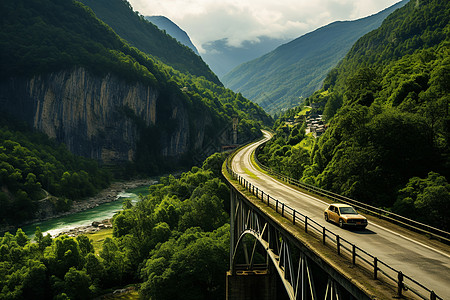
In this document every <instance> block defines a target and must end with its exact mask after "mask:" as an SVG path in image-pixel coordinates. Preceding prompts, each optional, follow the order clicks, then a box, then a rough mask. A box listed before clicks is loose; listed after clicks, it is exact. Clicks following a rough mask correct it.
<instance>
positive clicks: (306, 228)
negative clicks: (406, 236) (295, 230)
mask: <svg viewBox="0 0 450 300" xmlns="http://www.w3.org/2000/svg"><path fill="white" fill-rule="evenodd" d="M305 232H308V217H307V216H305Z"/></svg>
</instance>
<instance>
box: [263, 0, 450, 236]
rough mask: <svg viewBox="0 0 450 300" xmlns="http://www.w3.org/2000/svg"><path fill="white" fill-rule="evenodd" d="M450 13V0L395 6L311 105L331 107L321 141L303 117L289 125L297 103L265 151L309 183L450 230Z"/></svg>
mask: <svg viewBox="0 0 450 300" xmlns="http://www.w3.org/2000/svg"><path fill="white" fill-rule="evenodd" d="M449 21H450V2H448V1H435V0H429V1H411V2H410V3H408V4H407V5H406V6H405V7H403V8H401V9H399V10H397V11H395V12H394V13H392V14H391V15H390V16H389V17H388V18H386V20H385V21H384V22H383V24H382V26H381V27H380V28H379V29H377V30H375V31H372V32H371V33H369V34H367V35H366V36H364V37H363V38H361V39H360V40H358V41H357V42H356V44H355V45H354V46H353V48H352V50H351V51H350V52H349V53H348V55H347V56H346V57H345V59H344V60H343V61H342V62H341V63H340V64H339V65H338V66H337V67H336V68H335V69H333V70H332V71H331V72H330V73H329V74H328V76H327V78H326V80H325V83H324V86H323V89H322V90H319V91H317V92H316V93H315V94H314V95H312V96H311V97H309V98H308V99H307V104H310V103H315V107H316V108H314V109H313V110H312V113H317V114H323V118H324V120H325V121H326V122H327V126H328V128H327V130H326V132H325V134H323V135H322V136H321V137H320V138H318V139H316V140H314V138H312V137H310V136H308V135H305V129H306V124H305V123H304V122H300V123H298V124H295V125H294V124H290V125H289V124H287V123H286V122H285V121H286V120H287V119H291V118H294V117H295V116H296V115H298V114H299V112H300V111H301V109H302V108H301V107H299V108H296V109H294V110H292V111H290V112H288V113H287V114H286V115H285V116H284V117H282V118H280V119H279V120H277V122H276V124H275V126H274V129H275V131H276V135H275V138H274V139H273V141H271V142H269V143H268V144H267V145H266V147H265V149H264V150H263V151H262V153H261V155H260V159H261V160H262V161H263V162H264V163H266V164H267V165H269V166H271V167H272V168H275V169H276V170H278V171H280V172H282V173H285V174H287V175H289V176H292V177H294V178H297V179H301V180H302V181H304V182H306V183H310V184H314V185H317V186H320V187H322V188H325V189H328V190H331V191H334V192H337V193H340V194H343V195H346V196H349V197H351V198H354V199H356V200H359V201H362V202H366V203H369V204H372V205H375V206H379V207H384V208H387V209H390V210H393V211H395V212H397V213H400V214H402V215H404V216H406V217H411V218H413V219H416V220H418V221H421V222H426V223H428V224H431V225H434V226H436V227H440V228H443V229H445V230H449V229H450V223H449V219H448V217H447V215H446V211H448V210H449V209H450V184H449V183H448V178H449V175H450V117H449V104H450V102H449V100H450V96H449V95H450V94H449V93H450V85H449V83H450V59H449V58H450V47H449V46H450V25H449V23H450V22H449ZM311 140H313V142H312V145H311ZM306 141H309V142H308V143H307V142H306ZM423 211H426V212H427V213H423Z"/></svg>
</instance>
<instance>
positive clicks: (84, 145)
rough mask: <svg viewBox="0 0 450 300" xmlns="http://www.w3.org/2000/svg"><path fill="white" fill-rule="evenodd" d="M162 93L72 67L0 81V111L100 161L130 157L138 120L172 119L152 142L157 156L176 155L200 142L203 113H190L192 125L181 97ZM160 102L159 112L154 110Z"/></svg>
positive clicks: (204, 123)
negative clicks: (157, 152)
mask: <svg viewBox="0 0 450 300" xmlns="http://www.w3.org/2000/svg"><path fill="white" fill-rule="evenodd" d="M166 94H167V93H165V95H164V97H163V96H161V92H160V91H159V90H158V88H155V87H151V86H147V85H144V84H142V83H139V82H133V83H130V82H126V81H124V80H121V79H119V78H118V77H116V76H114V75H105V76H98V75H94V74H93V73H91V72H89V71H87V70H86V69H84V68H77V69H72V70H68V71H61V72H57V73H51V74H47V75H39V76H35V77H33V78H18V77H14V78H9V79H8V80H5V81H2V82H0V111H2V112H6V113H8V114H9V115H11V116H13V117H15V118H17V119H20V120H24V121H26V122H27V123H29V124H31V125H32V126H33V127H34V128H35V129H38V130H39V131H42V132H44V133H46V134H47V135H48V136H50V137H52V138H55V139H57V140H58V141H61V142H63V143H65V144H66V145H67V146H68V148H69V150H70V151H71V152H73V153H75V154H77V155H82V156H85V157H89V158H93V159H96V160H98V161H101V162H104V163H114V162H123V161H132V160H133V159H134V157H135V155H136V145H137V142H138V140H139V138H140V132H139V128H142V125H145V126H144V127H147V128H151V127H152V126H156V125H157V123H158V121H160V122H162V123H165V124H171V123H173V124H172V125H173V126H171V130H170V131H164V132H161V133H159V134H158V140H155V141H154V143H155V145H156V144H158V147H159V149H158V151H159V152H160V154H161V155H162V156H164V157H172V158H174V157H180V156H182V155H184V154H185V153H187V152H188V151H189V150H192V149H194V148H195V147H200V146H201V145H202V144H203V139H204V138H205V136H204V129H205V126H207V124H208V123H209V117H208V115H202V114H198V115H196V116H195V117H196V120H195V124H194V126H192V124H191V123H190V122H193V120H189V113H188V107H187V104H186V103H185V102H184V101H183V99H181V98H182V97H180V96H177V94H176V93H174V94H169V95H166ZM160 105H164V116H161V115H160V114H159V110H158V107H159V106H160ZM130 113H131V114H132V116H130ZM159 118H166V119H165V120H161V119H159ZM138 124H140V125H139V126H138ZM190 124H191V126H190ZM190 128H195V129H196V130H195V136H192V137H190V134H192V133H191V132H190ZM152 142H153V141H152Z"/></svg>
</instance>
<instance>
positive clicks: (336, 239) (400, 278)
mask: <svg viewBox="0 0 450 300" xmlns="http://www.w3.org/2000/svg"><path fill="white" fill-rule="evenodd" d="M235 153H236V152H234V153H233V154H231V155H230V156H229V157H228V158H227V160H226V169H227V172H228V173H229V174H230V175H231V176H232V177H233V179H235V180H237V181H238V182H239V184H241V185H242V186H243V187H244V188H245V189H246V190H247V191H249V192H250V193H252V194H253V195H254V196H256V197H257V198H258V199H259V200H261V202H263V203H264V204H266V205H267V206H269V207H271V208H273V209H274V210H275V211H276V212H277V213H279V214H280V215H281V216H282V217H284V218H287V219H289V220H291V221H292V224H293V225H299V224H300V225H303V229H304V230H305V232H306V233H309V234H311V235H314V236H316V237H317V238H320V239H322V243H323V244H324V245H325V244H326V245H331V246H332V247H333V248H335V249H336V251H337V253H338V255H340V256H342V257H346V258H348V259H349V260H351V261H352V264H353V265H360V266H362V267H364V268H367V269H368V270H371V272H372V274H373V278H374V279H380V277H383V276H384V277H385V278H386V279H388V280H391V281H392V282H393V283H394V284H396V286H397V296H398V297H402V294H403V291H406V290H410V291H411V292H412V293H414V294H415V295H416V296H418V297H420V298H421V299H430V300H435V299H441V300H442V299H443V298H441V297H439V296H438V295H436V294H435V292H434V291H432V290H431V289H429V288H427V287H426V286H424V285H422V284H421V283H419V282H418V281H416V280H414V279H413V278H411V277H409V276H407V275H405V274H403V273H402V272H401V271H398V270H396V269H394V268H393V267H391V266H389V265H388V264H386V263H385V262H383V261H381V260H379V259H378V258H377V257H375V256H373V255H371V254H370V253H368V252H367V251H365V250H363V249H361V248H360V247H358V246H356V245H355V244H352V243H351V242H349V241H347V240H346V239H344V238H342V237H340V236H339V235H337V234H335V233H333V232H332V231H330V230H329V229H327V228H326V227H325V226H322V225H320V224H319V223H317V222H316V221H315V220H313V219H311V218H310V217H308V216H307V215H305V214H303V213H301V212H299V211H297V210H295V209H294V208H292V207H290V206H288V205H286V204H285V203H283V202H281V201H279V200H277V199H275V198H273V197H271V196H270V195H269V194H267V193H265V192H264V190H262V189H261V188H260V187H257V186H255V185H254V184H252V183H251V182H249V181H248V180H246V179H245V178H243V177H242V176H240V175H239V174H237V173H236V172H234V171H233V170H232V169H231V167H230V161H231V160H232V158H233V156H234V154H235ZM380 275H381V276H380ZM427 295H428V296H427Z"/></svg>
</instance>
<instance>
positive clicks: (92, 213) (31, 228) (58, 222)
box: [22, 186, 148, 238]
mask: <svg viewBox="0 0 450 300" xmlns="http://www.w3.org/2000/svg"><path fill="white" fill-rule="evenodd" d="M147 190H148V186H145V187H138V188H135V189H131V190H127V191H125V192H122V193H120V194H119V195H118V199H117V200H116V201H113V202H109V203H104V204H100V205H99V206H97V207H94V208H91V209H87V210H85V211H81V212H77V213H74V214H71V215H68V216H62V217H58V218H55V219H51V220H47V221H42V222H37V223H34V224H30V225H27V226H23V227H22V230H23V231H24V232H25V234H26V235H28V237H29V238H33V237H34V233H35V231H36V226H39V228H40V229H41V230H42V232H43V233H44V235H46V234H47V233H49V234H50V235H51V236H53V237H55V236H56V235H58V234H59V233H61V232H63V231H67V230H70V229H72V228H76V227H81V226H88V225H91V224H92V222H94V221H102V220H105V219H109V218H111V217H112V216H113V215H114V214H115V213H116V212H118V211H120V210H122V202H123V200H125V199H127V198H129V199H131V201H132V202H133V203H136V202H137V201H138V200H139V196H138V195H139V194H141V195H147V194H148V191H147Z"/></svg>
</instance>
